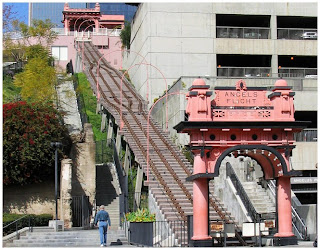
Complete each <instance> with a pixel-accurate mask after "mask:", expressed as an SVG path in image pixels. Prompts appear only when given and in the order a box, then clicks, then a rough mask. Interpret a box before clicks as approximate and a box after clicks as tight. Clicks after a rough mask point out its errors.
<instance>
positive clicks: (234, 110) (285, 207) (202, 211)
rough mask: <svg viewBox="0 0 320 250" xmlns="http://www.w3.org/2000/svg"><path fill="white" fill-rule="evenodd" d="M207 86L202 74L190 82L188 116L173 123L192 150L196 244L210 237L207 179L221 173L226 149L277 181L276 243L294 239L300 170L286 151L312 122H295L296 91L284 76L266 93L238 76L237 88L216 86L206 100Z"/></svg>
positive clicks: (267, 177)
mask: <svg viewBox="0 0 320 250" xmlns="http://www.w3.org/2000/svg"><path fill="white" fill-rule="evenodd" d="M209 88H210V86H209V85H206V84H205V81H204V80H202V79H196V80H195V81H194V82H193V84H192V86H191V87H190V88H189V93H188V94H187V100H188V104H187V108H186V113H187V114H188V115H189V119H188V121H182V122H180V123H179V124H178V125H176V126H175V127H174V128H175V129H176V130H177V132H178V133H188V134H189V135H190V146H191V150H192V152H193V153H194V172H193V175H192V176H189V177H188V178H187V180H188V181H193V192H194V198H193V199H194V201H193V213H194V214H193V215H194V218H193V220H194V224H193V230H194V236H193V238H192V239H193V240H194V242H196V243H195V244H194V245H198V246H205V245H206V244H207V243H208V242H207V241H208V240H209V239H210V236H209V233H208V231H207V228H208V221H209V217H208V209H207V208H208V199H207V194H208V180H209V179H213V178H214V177H216V176H218V175H219V167H220V164H221V162H222V160H223V159H224V158H225V157H226V156H227V155H229V154H234V155H235V157H237V156H239V155H245V156H249V157H251V158H253V159H256V160H257V161H259V164H261V167H262V168H263V171H264V174H265V178H266V179H269V180H270V179H276V180H277V218H278V219H277V221H278V223H277V226H278V232H277V234H276V235H275V242H274V243H275V244H276V245H293V244H297V238H296V237H295V236H294V234H293V232H292V218H291V185H290V177H291V176H297V175H298V174H299V173H298V171H294V170H293V169H291V168H290V164H289V155H290V153H291V151H292V149H293V148H294V147H295V145H294V142H295V141H294V136H293V135H294V133H297V132H300V131H301V130H302V129H303V128H306V127H307V126H308V124H309V123H310V122H305V121H295V119H294V105H293V96H294V92H292V91H291V87H289V86H287V83H286V81H284V80H282V79H281V80H278V81H276V83H275V87H274V88H273V90H272V91H273V93H272V94H270V95H268V96H267V88H264V87H247V86H246V83H245V82H244V81H243V80H240V81H238V82H237V83H236V86H235V87H230V86H228V87H220V86H218V87H215V98H214V100H212V101H210V96H211V95H212V91H210V90H209ZM207 153H208V154H207ZM206 246H208V245H206Z"/></svg>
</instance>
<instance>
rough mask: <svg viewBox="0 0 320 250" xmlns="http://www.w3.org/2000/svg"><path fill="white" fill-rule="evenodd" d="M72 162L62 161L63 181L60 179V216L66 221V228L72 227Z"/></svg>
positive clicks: (69, 160)
mask: <svg viewBox="0 0 320 250" xmlns="http://www.w3.org/2000/svg"><path fill="white" fill-rule="evenodd" d="M71 183H72V160H71V159H64V160H62V161H61V179H60V201H61V206H60V209H59V210H60V213H59V214H60V216H59V219H60V220H63V221H64V228H71V227H72V207H71V202H72V196H71V190H72V185H71Z"/></svg>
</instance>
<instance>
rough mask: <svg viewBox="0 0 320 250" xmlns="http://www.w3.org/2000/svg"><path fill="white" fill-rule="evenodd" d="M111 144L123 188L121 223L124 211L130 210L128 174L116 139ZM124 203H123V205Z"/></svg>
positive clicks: (120, 210)
mask: <svg viewBox="0 0 320 250" xmlns="http://www.w3.org/2000/svg"><path fill="white" fill-rule="evenodd" d="M110 141H111V144H112V147H113V161H114V165H115V166H116V172H117V176H118V180H119V184H120V188H121V194H120V197H119V198H120V203H119V212H120V216H119V217H120V218H119V219H120V224H121V223H122V221H121V219H122V216H123V214H124V213H126V212H128V203H127V202H128V176H126V173H125V171H124V169H123V168H122V166H121V163H120V159H119V153H118V151H117V147H116V143H115V140H114V139H111V140H110ZM121 204H122V205H121Z"/></svg>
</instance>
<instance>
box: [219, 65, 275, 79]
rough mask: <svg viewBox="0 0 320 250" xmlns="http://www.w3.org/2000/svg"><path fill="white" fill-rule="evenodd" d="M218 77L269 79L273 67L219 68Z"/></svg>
mask: <svg viewBox="0 0 320 250" xmlns="http://www.w3.org/2000/svg"><path fill="white" fill-rule="evenodd" d="M217 76H218V77H269V76H271V67H218V68H217Z"/></svg>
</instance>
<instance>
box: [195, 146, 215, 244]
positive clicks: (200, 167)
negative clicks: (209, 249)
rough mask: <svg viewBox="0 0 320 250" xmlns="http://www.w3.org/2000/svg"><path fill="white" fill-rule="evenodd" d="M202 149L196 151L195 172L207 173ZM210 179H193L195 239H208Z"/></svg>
mask: <svg viewBox="0 0 320 250" xmlns="http://www.w3.org/2000/svg"><path fill="white" fill-rule="evenodd" d="M200 151H201V150H195V151H194V152H193V153H194V167H193V168H194V174H198V173H206V163H205V159H204V157H201V152H200ZM208 195H209V194H208V180H207V179H205V178H198V179H195V180H194V181H193V237H192V240H194V241H207V240H210V239H211V237H210V236H209V235H208V223H209V216H208V215H209V208H208V198H209V197H208Z"/></svg>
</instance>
